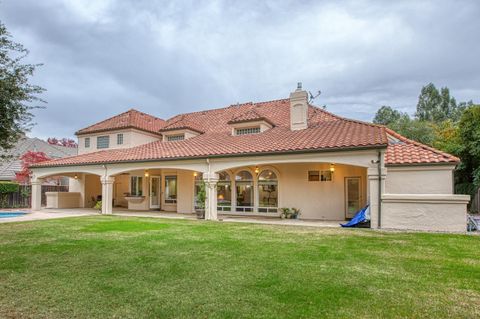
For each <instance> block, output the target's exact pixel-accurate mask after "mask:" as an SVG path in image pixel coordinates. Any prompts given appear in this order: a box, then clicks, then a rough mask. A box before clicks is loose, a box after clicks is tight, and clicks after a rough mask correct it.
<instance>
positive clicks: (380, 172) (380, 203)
mask: <svg viewBox="0 0 480 319" xmlns="http://www.w3.org/2000/svg"><path fill="white" fill-rule="evenodd" d="M377 162H378V228H379V229H380V228H382V153H381V152H378V160H377Z"/></svg>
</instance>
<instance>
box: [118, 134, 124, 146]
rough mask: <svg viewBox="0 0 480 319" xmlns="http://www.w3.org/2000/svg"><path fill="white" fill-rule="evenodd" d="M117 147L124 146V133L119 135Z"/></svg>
mask: <svg viewBox="0 0 480 319" xmlns="http://www.w3.org/2000/svg"><path fill="white" fill-rule="evenodd" d="M117 145H123V133H118V134H117Z"/></svg>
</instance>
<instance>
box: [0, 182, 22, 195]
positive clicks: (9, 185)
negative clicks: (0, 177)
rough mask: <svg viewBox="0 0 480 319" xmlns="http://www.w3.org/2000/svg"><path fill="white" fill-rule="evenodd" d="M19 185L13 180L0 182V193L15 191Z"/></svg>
mask: <svg viewBox="0 0 480 319" xmlns="http://www.w3.org/2000/svg"><path fill="white" fill-rule="evenodd" d="M19 189H20V185H19V184H18V183H14V182H0V194H8V193H16V192H18V190H19Z"/></svg>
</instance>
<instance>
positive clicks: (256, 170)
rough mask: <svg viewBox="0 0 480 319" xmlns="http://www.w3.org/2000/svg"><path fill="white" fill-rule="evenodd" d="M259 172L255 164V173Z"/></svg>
mask: <svg viewBox="0 0 480 319" xmlns="http://www.w3.org/2000/svg"><path fill="white" fill-rule="evenodd" d="M258 173H260V169H259V168H258V166H255V174H258Z"/></svg>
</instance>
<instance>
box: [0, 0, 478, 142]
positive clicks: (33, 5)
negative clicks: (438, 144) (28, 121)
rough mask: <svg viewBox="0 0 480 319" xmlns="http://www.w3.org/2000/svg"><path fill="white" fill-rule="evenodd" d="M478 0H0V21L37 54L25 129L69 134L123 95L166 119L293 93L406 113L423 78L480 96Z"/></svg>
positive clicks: (127, 104) (364, 114) (356, 113)
mask: <svg viewBox="0 0 480 319" xmlns="http://www.w3.org/2000/svg"><path fill="white" fill-rule="evenodd" d="M479 17H480V1H475V0H472V1H440V0H432V1H298V0H297V1H264V2H262V1H259V0H257V1H171V2H168V1H152V0H144V1H139V0H137V1H135V0H131V1H126V0H122V1H120V0H119V1H100V0H91V1H90V0H88V1H80V0H75V1H74V0H71V1H61V0H58V1H57V0H41V1H40V0H2V1H1V3H0V20H1V21H2V22H3V23H4V24H6V26H7V28H8V29H9V31H10V33H11V34H12V35H13V37H14V39H15V40H16V41H17V42H21V43H22V44H24V45H25V46H26V47H27V48H28V49H29V50H30V51H31V53H30V56H29V58H28V60H29V62H38V63H44V65H43V66H42V67H41V68H39V69H38V72H37V73H36V75H35V77H34V79H33V80H34V82H35V83H36V84H39V85H41V86H43V87H44V88H46V89H47V90H48V91H47V92H46V93H45V94H43V98H44V99H45V100H46V101H47V102H48V104H47V105H46V106H47V108H46V109H43V110H39V111H36V112H35V114H36V122H37V125H36V126H35V128H34V129H33V131H32V133H31V134H30V135H33V136H39V137H48V136H57V137H64V136H73V133H74V132H75V131H76V130H77V129H80V128H82V127H85V126H87V125H90V124H93V123H94V122H97V121H100V120H102V119H105V118H107V117H109V116H112V115H115V114H118V113H121V112H123V111H126V110H128V109H130V108H136V109H138V110H141V111H144V112H146V113H150V114H152V115H156V116H158V117H161V118H165V119H166V118H169V117H171V116H173V115H175V114H177V113H181V112H189V111H197V110H202V109H208V108H218V107H223V106H227V105H230V104H233V103H237V102H248V101H264V100H272V99H279V98H285V97H288V95H289V92H290V91H292V90H293V89H295V87H296V83H297V82H298V81H301V82H303V86H304V88H306V89H307V90H310V91H312V92H315V91H318V90H321V91H322V95H321V96H320V97H319V98H317V99H316V100H315V103H316V104H318V105H324V104H326V105H327V108H328V110H330V111H332V112H334V113H337V114H340V115H344V116H348V117H352V118H357V119H362V120H371V119H372V117H373V115H374V113H375V111H376V110H377V109H378V107H379V106H381V105H391V106H394V107H397V108H399V109H401V110H402V111H407V112H409V113H413V112H414V109H415V105H416V101H417V97H418V94H419V92H420V89H421V87H422V86H423V85H425V84H427V83H429V82H433V83H434V84H435V85H437V87H441V86H448V87H449V88H450V89H451V92H452V94H453V96H455V97H456V98H457V100H459V101H462V100H473V101H475V102H480V19H479Z"/></svg>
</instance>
